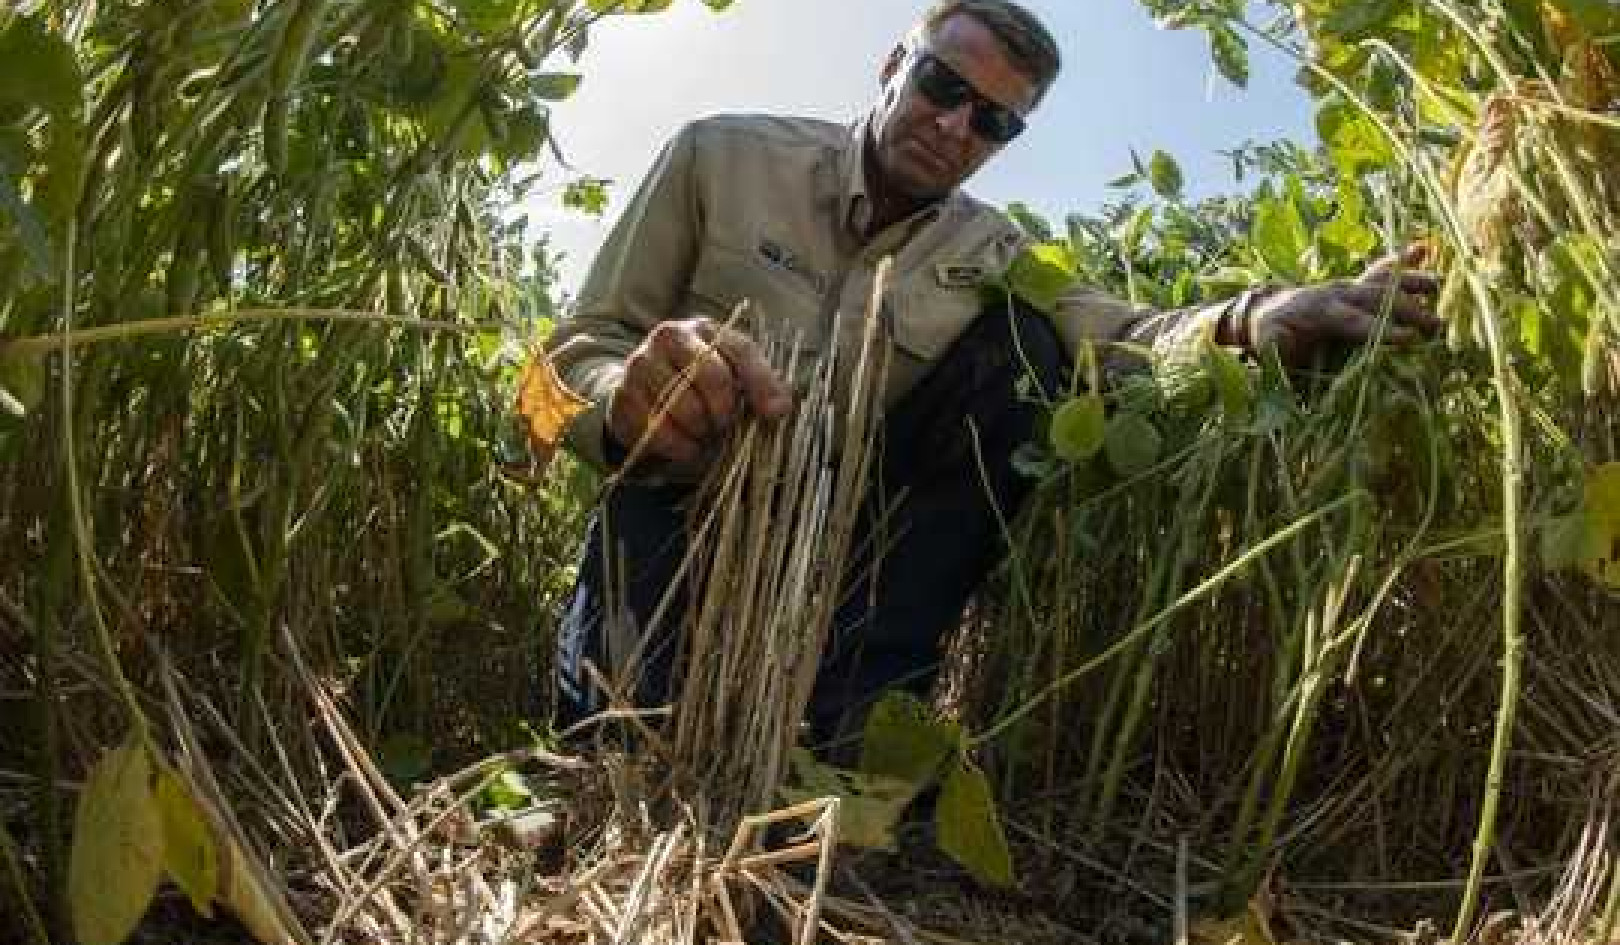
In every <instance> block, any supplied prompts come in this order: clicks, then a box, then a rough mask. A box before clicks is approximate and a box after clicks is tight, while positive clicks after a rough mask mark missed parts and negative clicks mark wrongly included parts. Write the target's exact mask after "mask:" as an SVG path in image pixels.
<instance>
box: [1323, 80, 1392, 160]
mask: <svg viewBox="0 0 1620 945" xmlns="http://www.w3.org/2000/svg"><path fill="white" fill-rule="evenodd" d="M1316 133H1317V134H1318V135H1320V136H1321V138H1322V144H1323V146H1324V147H1326V148H1327V151H1328V156H1329V157H1331V158H1332V159H1333V163H1334V165H1335V166H1337V167H1338V168H1339V169H1340V170H1341V171H1343V172H1344V173H1345V174H1346V175H1348V176H1351V177H1354V176H1355V175H1357V174H1359V173H1361V172H1363V171H1365V170H1368V169H1372V168H1379V167H1388V166H1389V165H1391V164H1393V163H1394V161H1395V149H1394V148H1392V147H1390V144H1389V140H1388V139H1387V138H1385V137H1384V133H1383V132H1382V131H1380V130H1379V129H1378V125H1377V123H1376V122H1374V121H1373V120H1372V118H1371V117H1370V116H1369V115H1367V113H1365V112H1363V111H1361V110H1360V109H1359V108H1357V107H1356V105H1354V104H1353V103H1352V102H1350V101H1349V100H1348V99H1346V98H1345V97H1344V96H1343V95H1340V94H1338V93H1333V94H1331V95H1329V96H1327V97H1326V98H1324V99H1323V100H1322V105H1321V107H1320V108H1318V109H1317V110H1316Z"/></svg>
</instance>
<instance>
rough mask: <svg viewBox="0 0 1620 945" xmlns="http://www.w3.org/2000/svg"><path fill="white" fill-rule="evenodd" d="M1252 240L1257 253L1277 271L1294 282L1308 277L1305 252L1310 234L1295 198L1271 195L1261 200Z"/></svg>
mask: <svg viewBox="0 0 1620 945" xmlns="http://www.w3.org/2000/svg"><path fill="white" fill-rule="evenodd" d="M1250 240H1251V242H1252V243H1253V245H1254V249H1255V252H1257V253H1259V255H1260V259H1261V260H1262V261H1263V262H1264V263H1265V264H1266V266H1267V267H1268V268H1269V269H1270V270H1271V271H1272V272H1273V273H1274V274H1276V275H1278V276H1281V277H1282V278H1284V279H1291V280H1295V281H1300V280H1303V279H1304V278H1305V276H1306V271H1305V251H1306V249H1308V248H1309V247H1310V235H1309V234H1308V233H1306V232H1305V221H1304V220H1303V219H1301V217H1300V215H1299V209H1298V208H1297V207H1295V206H1294V202H1293V201H1292V200H1289V199H1287V198H1286V197H1270V198H1267V199H1265V200H1262V201H1260V202H1258V203H1257V204H1256V205H1255V208H1254V229H1253V231H1252V232H1251V233H1250Z"/></svg>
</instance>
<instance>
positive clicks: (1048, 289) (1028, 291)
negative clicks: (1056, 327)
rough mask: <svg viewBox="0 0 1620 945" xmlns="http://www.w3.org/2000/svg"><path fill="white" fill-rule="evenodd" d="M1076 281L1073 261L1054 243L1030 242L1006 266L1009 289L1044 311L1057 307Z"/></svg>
mask: <svg viewBox="0 0 1620 945" xmlns="http://www.w3.org/2000/svg"><path fill="white" fill-rule="evenodd" d="M1074 281H1075V272H1074V261H1073V260H1072V259H1071V258H1070V256H1069V252H1068V250H1067V249H1065V248H1064V247H1062V246H1060V245H1058V244H1055V243H1033V244H1031V245H1029V246H1028V247H1026V248H1025V249H1024V251H1023V252H1022V253H1019V254H1018V258H1017V259H1014V260H1013V263H1012V265H1011V266H1010V267H1008V269H1007V286H1008V288H1010V289H1012V291H1013V293H1014V294H1016V295H1017V296H1018V297H1019V298H1022V299H1023V300H1024V301H1026V302H1028V303H1029V304H1031V305H1033V306H1035V307H1036V308H1038V309H1040V310H1041V311H1043V312H1051V311H1052V310H1054V309H1056V308H1057V303H1058V300H1059V299H1061V298H1062V297H1063V294H1064V293H1065V292H1067V291H1068V290H1069V287H1070V286H1072V285H1073V284H1074Z"/></svg>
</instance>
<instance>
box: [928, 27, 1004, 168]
mask: <svg viewBox="0 0 1620 945" xmlns="http://www.w3.org/2000/svg"><path fill="white" fill-rule="evenodd" d="M914 54H915V58H914V59H913V60H912V66H911V80H912V82H913V84H915V85H916V87H917V91H919V92H921V93H922V95H923V98H926V99H927V100H928V103H929V104H930V105H933V106H934V107H935V108H939V109H943V110H945V111H954V110H956V109H958V108H961V107H962V105H963V103H965V102H972V103H973V111H972V113H971V114H970V117H969V119H968V127H970V128H972V129H973V132H974V134H977V135H978V136H979V137H981V138H983V139H984V140H986V141H990V142H994V143H995V144H1006V143H1007V142H1009V141H1011V140H1012V139H1014V138H1016V137H1018V136H1019V135H1020V134H1022V133H1023V131H1024V117H1023V116H1022V115H1020V114H1018V113H1017V112H1015V111H1013V110H1012V109H1010V108H1008V107H1007V106H1005V105H1002V104H1000V103H999V102H994V101H991V100H990V99H988V98H986V97H985V96H984V94H983V93H981V92H980V91H979V90H978V89H976V88H974V87H973V83H971V82H969V81H968V80H966V79H964V78H962V75H961V74H960V73H958V72H957V71H956V70H955V69H952V68H951V67H950V66H949V65H946V63H945V61H944V60H942V59H940V58H939V57H938V56H936V55H934V54H933V53H931V52H929V51H928V50H926V49H918V50H915V51H914Z"/></svg>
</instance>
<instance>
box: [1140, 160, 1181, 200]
mask: <svg viewBox="0 0 1620 945" xmlns="http://www.w3.org/2000/svg"><path fill="white" fill-rule="evenodd" d="M1148 181H1149V182H1150V183H1152V185H1153V192H1154V193H1156V194H1158V195H1159V196H1161V197H1163V198H1164V199H1166V200H1180V199H1181V187H1182V184H1183V179H1182V176H1181V165H1179V164H1177V163H1176V159H1175V158H1173V157H1171V156H1170V155H1169V154H1166V153H1165V152H1163V151H1154V152H1153V157H1152V158H1151V159H1150V160H1149V161H1148Z"/></svg>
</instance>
